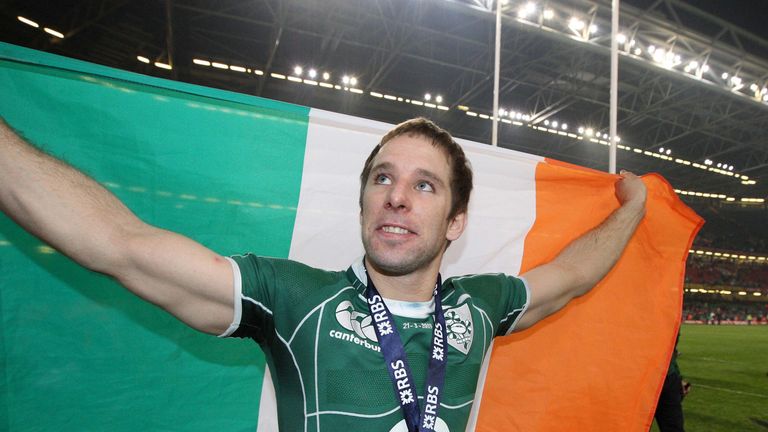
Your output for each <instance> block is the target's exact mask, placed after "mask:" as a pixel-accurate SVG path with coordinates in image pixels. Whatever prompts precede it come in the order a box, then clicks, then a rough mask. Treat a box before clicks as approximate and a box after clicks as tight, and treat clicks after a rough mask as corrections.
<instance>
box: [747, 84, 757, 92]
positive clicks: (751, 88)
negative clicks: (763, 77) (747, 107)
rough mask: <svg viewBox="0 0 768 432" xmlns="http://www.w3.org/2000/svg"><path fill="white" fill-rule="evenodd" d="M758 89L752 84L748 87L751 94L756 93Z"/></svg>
mask: <svg viewBox="0 0 768 432" xmlns="http://www.w3.org/2000/svg"><path fill="white" fill-rule="evenodd" d="M758 88H759V87H758V86H757V84H755V83H752V84H750V85H749V89H750V90H752V91H753V92H757V89H758Z"/></svg>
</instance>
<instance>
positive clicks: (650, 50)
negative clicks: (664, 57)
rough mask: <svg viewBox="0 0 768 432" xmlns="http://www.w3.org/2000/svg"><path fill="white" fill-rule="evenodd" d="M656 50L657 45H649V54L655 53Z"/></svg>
mask: <svg viewBox="0 0 768 432" xmlns="http://www.w3.org/2000/svg"><path fill="white" fill-rule="evenodd" d="M654 52H656V46H655V45H649V46H648V54H651V55H653V53H654Z"/></svg>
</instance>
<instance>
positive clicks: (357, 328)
mask: <svg viewBox="0 0 768 432" xmlns="http://www.w3.org/2000/svg"><path fill="white" fill-rule="evenodd" d="M336 320H337V321H338V322H339V324H341V326H342V327H344V328H345V329H347V330H349V331H352V332H354V333H355V335H357V337H359V338H360V339H368V340H370V341H373V342H377V341H378V340H377V339H376V332H375V331H374V329H373V319H371V316H370V315H368V314H365V313H362V312H358V311H356V310H355V308H354V307H353V306H352V302H350V301H349V300H344V301H343V302H341V303H339V305H338V306H336Z"/></svg>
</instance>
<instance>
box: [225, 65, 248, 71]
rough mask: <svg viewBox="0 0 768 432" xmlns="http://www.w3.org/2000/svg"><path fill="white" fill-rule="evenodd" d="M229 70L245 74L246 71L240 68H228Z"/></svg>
mask: <svg viewBox="0 0 768 432" xmlns="http://www.w3.org/2000/svg"><path fill="white" fill-rule="evenodd" d="M229 70H233V71H235V72H245V71H246V69H245V68H244V67H242V66H229Z"/></svg>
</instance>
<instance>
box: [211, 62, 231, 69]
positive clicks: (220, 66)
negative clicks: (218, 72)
mask: <svg viewBox="0 0 768 432" xmlns="http://www.w3.org/2000/svg"><path fill="white" fill-rule="evenodd" d="M211 66H213V67H215V68H217V69H229V65H227V64H224V63H218V62H212V63H211Z"/></svg>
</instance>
